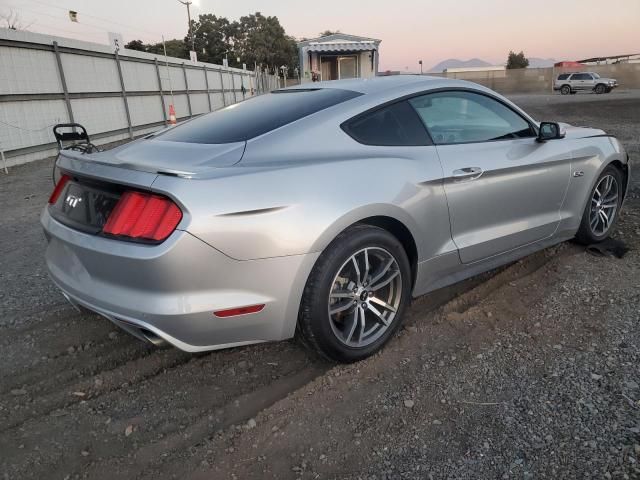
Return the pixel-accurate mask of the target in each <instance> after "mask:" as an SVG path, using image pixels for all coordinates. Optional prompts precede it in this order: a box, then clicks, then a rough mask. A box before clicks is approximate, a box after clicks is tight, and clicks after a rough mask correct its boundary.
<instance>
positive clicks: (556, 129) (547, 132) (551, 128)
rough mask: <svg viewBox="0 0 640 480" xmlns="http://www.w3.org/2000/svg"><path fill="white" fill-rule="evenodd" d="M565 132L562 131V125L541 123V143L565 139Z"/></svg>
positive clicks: (539, 139)
mask: <svg viewBox="0 0 640 480" xmlns="http://www.w3.org/2000/svg"><path fill="white" fill-rule="evenodd" d="M564 135H565V134H564V132H562V131H561V130H560V125H559V124H558V123H556V122H540V130H539V131H538V138H537V140H538V141H539V142H546V141H547V140H557V139H559V138H564Z"/></svg>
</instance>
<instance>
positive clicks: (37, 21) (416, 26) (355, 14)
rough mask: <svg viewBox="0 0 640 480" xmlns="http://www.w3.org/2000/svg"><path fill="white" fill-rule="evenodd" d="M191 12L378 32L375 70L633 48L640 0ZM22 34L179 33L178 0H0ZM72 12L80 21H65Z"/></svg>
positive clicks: (429, 1)
mask: <svg viewBox="0 0 640 480" xmlns="http://www.w3.org/2000/svg"><path fill="white" fill-rule="evenodd" d="M195 3H199V5H198V6H194V7H193V8H192V15H197V14H199V13H214V14H216V15H221V16H225V17H227V18H229V19H237V18H238V17H240V16H242V15H246V14H248V13H253V12H256V11H259V12H261V13H262V14H263V15H275V16H277V17H278V18H279V19H280V22H281V24H282V25H283V26H284V28H285V30H286V31H287V33H288V34H290V35H293V36H295V37H298V38H299V37H303V36H304V37H315V36H317V35H318V33H319V32H320V31H323V30H326V29H331V30H340V31H341V32H344V33H351V34H354V35H362V36H368V37H374V38H379V39H382V44H381V50H380V69H381V70H407V69H408V70H409V71H416V70H417V69H418V65H417V62H418V60H420V59H422V60H423V62H424V66H425V69H426V70H428V69H429V68H430V67H431V66H433V65H435V64H436V63H438V62H440V61H441V60H444V59H447V58H459V59H462V60H467V59H469V58H473V57H477V58H481V59H483V60H486V61H488V62H491V63H496V64H498V63H504V62H505V60H506V56H507V53H508V51H509V50H510V49H512V50H516V51H520V50H523V51H524V52H525V54H526V55H527V56H529V57H541V58H548V57H552V58H555V59H556V60H576V59H580V58H584V57H592V56H602V55H616V54H628V53H640V0H606V1H603V0H535V1H527V2H522V1H516V0H463V1H455V0H449V1H441V0H438V1H433V0H393V1H390V0H367V1H360V0H357V1H356V0H351V1H346V0H323V1H321V2H307V1H304V0H271V1H259V0H244V1H228V0H226V1H223V0H200V1H199V2H198V1H197V0H196V2H195ZM9 9H12V10H14V11H15V12H17V13H19V15H20V17H21V19H22V21H23V23H25V24H31V26H30V27H29V28H28V29H29V30H31V31H35V32H42V33H49V34H52V35H59V36H65V37H73V38H79V39H83V40H87V41H94V42H100V43H106V38H107V34H106V32H108V31H115V32H119V33H122V35H123V36H124V39H125V41H129V40H132V39H134V38H140V39H142V40H145V41H147V42H149V41H159V40H160V37H161V35H163V34H164V36H165V38H167V39H169V38H175V37H178V38H182V37H184V35H185V31H186V26H187V20H186V9H185V7H184V6H182V5H180V4H179V3H178V1H177V0H108V1H107V0H0V11H5V12H6V11H7V10H9ZM68 10H76V11H77V12H78V18H79V21H80V23H78V24H75V23H71V22H70V21H69V19H68V16H67V11H68Z"/></svg>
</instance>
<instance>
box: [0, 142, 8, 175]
mask: <svg viewBox="0 0 640 480" xmlns="http://www.w3.org/2000/svg"><path fill="white" fill-rule="evenodd" d="M0 157H2V165H3V166H4V173H5V174H7V175H9V169H8V168H7V159H6V158H4V150H3V149H2V145H0Z"/></svg>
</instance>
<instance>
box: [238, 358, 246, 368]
mask: <svg viewBox="0 0 640 480" xmlns="http://www.w3.org/2000/svg"><path fill="white" fill-rule="evenodd" d="M238 368H239V369H240V370H244V369H245V368H247V361H246V360H240V361H239V362H238Z"/></svg>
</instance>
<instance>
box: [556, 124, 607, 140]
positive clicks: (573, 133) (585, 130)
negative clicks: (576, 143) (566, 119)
mask: <svg viewBox="0 0 640 480" xmlns="http://www.w3.org/2000/svg"><path fill="white" fill-rule="evenodd" d="M559 125H560V131H561V132H564V134H565V138H584V137H593V136H595V135H606V132H605V131H604V130H600V129H599V128H592V127H576V126H574V125H569V124H568V123H559Z"/></svg>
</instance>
